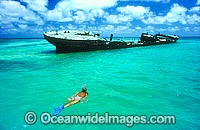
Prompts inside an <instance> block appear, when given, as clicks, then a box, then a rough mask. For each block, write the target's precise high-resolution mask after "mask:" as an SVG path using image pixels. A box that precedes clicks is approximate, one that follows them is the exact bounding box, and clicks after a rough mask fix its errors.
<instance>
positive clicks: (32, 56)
mask: <svg viewBox="0 0 200 130" xmlns="http://www.w3.org/2000/svg"><path fill="white" fill-rule="evenodd" d="M132 39H133V38H124V40H132ZM199 50H200V38H180V39H179V40H178V43H173V44H166V45H157V46H147V47H134V48H128V49H116V50H102V51H91V52H77V53H66V54H56V53H55V47H54V46H53V45H51V44H50V43H48V42H47V41H46V40H45V39H0V105H1V107H0V128H1V129H2V130H26V129H27V130H32V129H33V130H35V129H41V130H50V129H52V130H53V129H58V130H63V129H73V130H74V129H91V130H93V129H126V128H127V127H126V126H125V125H92V124H90V125H65V124H62V125H58V124H57V125H52V124H49V125H44V124H42V123H41V122H40V121H39V119H38V121H37V122H36V123H35V124H34V125H27V124H26V123H25V121H24V115H25V113H26V112H28V111H34V112H35V113H36V114H37V115H38V118H39V116H40V114H41V113H42V112H49V113H53V108H54V107H56V106H60V105H61V104H62V103H64V102H66V101H67V98H68V97H70V96H72V95H73V94H75V93H76V92H78V91H81V86H82V85H83V84H86V87H87V89H88V92H89V96H88V101H87V102H85V103H83V104H80V103H79V104H76V105H74V106H71V107H69V108H66V109H64V110H63V111H62V112H61V115H86V114H87V113H88V112H91V113H92V114H94V113H95V112H99V113H100V114H102V115H103V114H104V113H105V112H109V114H110V115H147V116H151V115H175V116H176V124H175V125H164V124H162V125H159V124H156V125H152V124H150V125H141V124H139V125H134V126H133V127H131V128H133V129H145V130H149V129H156V130H157V129H168V130H171V129H187V130H193V129H194V130H197V129H200V112H199V109H200V51H199Z"/></svg>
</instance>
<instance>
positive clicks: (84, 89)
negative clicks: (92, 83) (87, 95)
mask: <svg viewBox="0 0 200 130" xmlns="http://www.w3.org/2000/svg"><path fill="white" fill-rule="evenodd" d="M86 91H87V89H86V87H85V84H84V85H83V87H82V92H86Z"/></svg>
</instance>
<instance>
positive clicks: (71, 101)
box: [53, 84, 88, 115]
mask: <svg viewBox="0 0 200 130" xmlns="http://www.w3.org/2000/svg"><path fill="white" fill-rule="evenodd" d="M87 96H88V92H87V89H86V88H85V84H84V85H83V87H82V91H81V92H78V93H76V94H75V95H73V96H71V97H70V98H68V102H67V103H64V104H63V105H62V106H61V107H58V108H55V109H54V110H55V112H54V113H53V114H54V115H58V114H59V113H60V112H61V111H62V109H64V108H66V107H69V106H71V105H74V104H76V103H79V102H80V101H81V99H82V98H83V101H82V102H81V104H82V103H83V102H84V101H85V100H86V99H87Z"/></svg>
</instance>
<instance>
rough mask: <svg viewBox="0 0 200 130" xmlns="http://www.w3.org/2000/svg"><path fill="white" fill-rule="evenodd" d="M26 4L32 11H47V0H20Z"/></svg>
mask: <svg viewBox="0 0 200 130" xmlns="http://www.w3.org/2000/svg"><path fill="white" fill-rule="evenodd" d="M20 1H21V2H24V3H26V4H27V5H28V7H29V8H30V9H32V10H34V11H38V12H41V11H47V10H48V9H47V7H46V6H47V5H48V0H20Z"/></svg>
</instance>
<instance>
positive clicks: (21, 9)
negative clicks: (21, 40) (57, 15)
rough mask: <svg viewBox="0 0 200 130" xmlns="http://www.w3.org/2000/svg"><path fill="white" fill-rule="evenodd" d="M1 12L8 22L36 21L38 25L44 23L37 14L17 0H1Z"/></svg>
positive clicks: (4, 19)
mask: <svg viewBox="0 0 200 130" xmlns="http://www.w3.org/2000/svg"><path fill="white" fill-rule="evenodd" d="M0 14H1V15H2V18H3V21H7V22H19V23H20V21H24V22H26V21H27V22H34V23H36V24H38V25H43V24H44V22H43V20H42V19H41V18H40V17H39V16H37V15H36V14H35V13H34V12H33V11H30V10H28V9H26V7H25V6H23V5H21V4H20V3H19V2H16V1H1V2H0Z"/></svg>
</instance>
